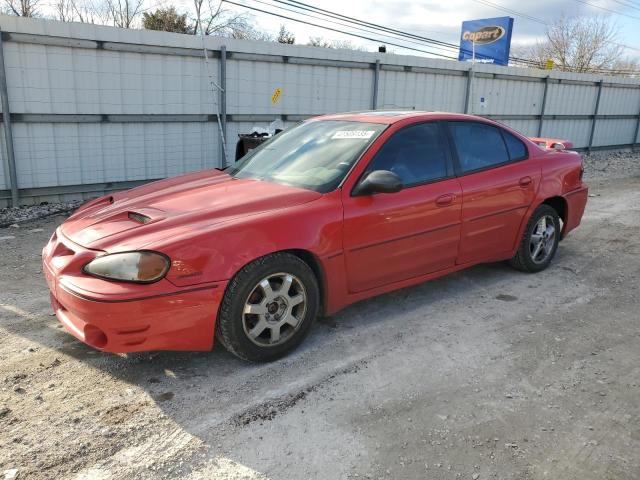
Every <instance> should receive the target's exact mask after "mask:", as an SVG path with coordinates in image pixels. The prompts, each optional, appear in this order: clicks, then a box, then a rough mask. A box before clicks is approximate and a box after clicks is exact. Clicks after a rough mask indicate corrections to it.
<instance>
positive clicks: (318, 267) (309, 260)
mask: <svg viewBox="0 0 640 480" xmlns="http://www.w3.org/2000/svg"><path fill="white" fill-rule="evenodd" d="M273 253H290V254H291V255H295V256H296V257H298V258H299V259H300V260H302V261H303V262H304V263H306V264H307V265H308V266H309V268H311V270H312V271H313V274H314V275H315V277H316V280H317V281H318V288H319V289H320V301H321V302H320V314H322V313H323V312H324V310H325V307H326V305H327V299H326V296H325V295H326V293H327V288H326V284H325V280H326V276H325V271H324V267H323V266H322V262H321V261H320V259H319V258H318V257H317V256H316V255H315V254H314V253H313V252H311V251H310V250H305V249H302V248H292V249H287V250H280V251H279V252H273Z"/></svg>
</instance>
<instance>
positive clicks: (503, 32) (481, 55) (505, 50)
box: [458, 17, 513, 65]
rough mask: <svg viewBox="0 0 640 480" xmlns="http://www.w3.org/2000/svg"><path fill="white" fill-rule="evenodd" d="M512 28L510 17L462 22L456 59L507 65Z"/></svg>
mask: <svg viewBox="0 0 640 480" xmlns="http://www.w3.org/2000/svg"><path fill="white" fill-rule="evenodd" d="M512 30H513V18H511V17H498V18H485V19H483V20H467V21H465V22H462V32H461V34H460V54H459V55H458V60H461V61H470V60H473V58H474V52H475V61H476V62H480V63H493V64H496V65H508V64H509V49H510V48H511V31H512Z"/></svg>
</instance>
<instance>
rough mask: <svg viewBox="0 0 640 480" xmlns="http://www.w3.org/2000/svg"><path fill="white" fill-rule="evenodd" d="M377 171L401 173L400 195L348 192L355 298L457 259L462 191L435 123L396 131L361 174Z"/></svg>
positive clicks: (347, 245)
mask: <svg viewBox="0 0 640 480" xmlns="http://www.w3.org/2000/svg"><path fill="white" fill-rule="evenodd" d="M374 170H390V171H392V172H394V173H396V174H397V175H398V176H399V177H400V178H401V179H402V182H403V189H402V190H401V191H399V192H396V193H378V194H373V195H363V196H352V195H351V192H350V191H349V190H343V200H342V201H343V205H344V251H345V259H346V264H347V276H348V283H349V291H350V292H360V291H364V290H368V289H371V288H375V287H380V286H383V285H386V284H390V283H394V282H398V281H402V280H406V279H409V278H412V277H417V276H420V275H425V274H427V273H431V272H435V271H438V270H442V269H445V268H447V267H451V266H453V265H454V264H455V259H456V257H457V253H458V242H459V239H460V212H461V193H462V192H461V189H460V184H459V183H458V180H457V179H456V178H455V176H454V172H453V165H452V164H451V161H450V151H449V146H448V142H447V139H446V136H445V133H444V130H443V127H442V126H441V125H440V124H439V123H438V122H426V123H420V124H417V125H415V124H414V125H411V126H408V127H404V128H402V129H401V130H399V131H397V132H395V133H394V134H393V135H392V136H391V137H390V138H389V139H388V140H387V141H386V142H385V143H384V144H383V145H382V146H381V147H380V149H379V150H378V152H377V153H376V154H375V156H374V157H373V159H372V160H371V161H370V163H369V165H368V166H367V168H366V170H365V172H364V175H367V174H368V173H369V172H372V171H374Z"/></svg>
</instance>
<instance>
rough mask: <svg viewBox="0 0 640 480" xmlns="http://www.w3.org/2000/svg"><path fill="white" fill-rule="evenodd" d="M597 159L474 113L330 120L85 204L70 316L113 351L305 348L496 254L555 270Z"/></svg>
mask: <svg viewBox="0 0 640 480" xmlns="http://www.w3.org/2000/svg"><path fill="white" fill-rule="evenodd" d="M582 172H583V168H582V159H581V157H580V155H579V154H577V153H575V152H572V151H568V150H565V151H560V150H559V151H556V150H550V149H543V148H540V147H538V146H537V145H536V144H535V143H534V142H532V141H531V140H529V139H527V138H525V137H523V136H522V135H520V134H519V133H517V132H515V131H513V130H511V129H509V128H507V127H505V126H504V125H501V124H497V123H495V122H492V121H490V120H486V119H483V118H479V117H474V116H468V115H457V114H448V113H421V112H380V111H377V112H368V113H358V114H341V115H329V116H323V117H318V118H314V119H311V120H308V121H305V122H303V123H300V124H299V125H297V126H295V127H293V128H290V129H289V130H286V131H284V132H282V133H280V134H278V135H277V136H275V137H273V138H272V139H271V140H269V141H268V142H266V143H264V144H263V145H261V146H260V147H259V148H257V149H255V150H252V151H251V152H250V153H249V154H247V155H246V156H245V157H244V158H242V159H241V160H240V161H239V162H238V163H237V164H236V165H234V166H232V167H229V168H227V169H224V170H218V169H216V170H208V171H203V172H198V173H192V174H189V175H184V176H181V177H176V178H170V179H166V180H162V181H159V182H154V183H150V184H147V185H144V186H142V187H138V188H135V189H133V190H129V191H126V192H121V193H116V194H113V195H108V196H105V197H102V198H99V199H97V200H94V201H91V202H89V203H87V204H85V205H83V206H82V207H81V208H80V209H79V210H78V211H76V212H75V214H74V215H73V216H71V217H70V218H69V219H68V220H67V221H66V222H65V223H63V224H62V225H61V226H60V227H59V228H58V229H57V230H56V232H55V233H54V234H53V236H52V237H51V240H50V242H49V244H48V245H47V246H46V247H45V248H44V251H43V264H44V272H45V276H46V278H47V282H48V285H49V288H50V290H51V300H52V304H53V308H54V310H55V312H56V315H57V317H58V319H59V320H60V321H61V322H62V323H63V325H64V326H65V327H66V329H67V330H68V331H69V332H71V333H72V334H73V335H75V336H76V337H77V338H78V339H80V340H82V341H83V342H85V343H87V344H89V345H91V346H93V347H95V348H97V349H100V350H103V351H108V352H133V351H143V350H158V349H166V350H209V349H211V348H212V346H213V342H214V338H216V339H217V340H218V341H219V342H220V343H221V344H223V345H224V346H225V347H226V348H227V349H228V350H229V351H231V352H233V353H234V354H236V355H238V356H239V357H242V358H244V359H249V360H271V359H275V358H277V357H279V356H282V355H284V354H285V353H286V352H289V351H290V350H291V349H293V348H294V347H295V346H296V345H298V344H299V343H300V342H301V341H302V339H303V338H304V337H305V335H306V334H307V333H308V331H309V328H310V327H311V324H312V323H313V321H314V319H315V318H316V317H317V316H318V315H330V314H332V313H333V312H336V311H337V310H339V309H341V308H343V307H345V306H346V305H348V304H350V303H353V302H356V301H359V300H362V299H365V298H369V297H372V296H374V295H379V294H381V293H384V292H388V291H390V290H395V289H398V288H403V287H407V286H409V285H414V284H416V283H420V282H424V281H425V280H429V279H432V278H436V277H440V276H442V275H446V274H448V273H451V272H455V271H457V270H461V269H463V268H467V267H469V266H471V265H476V264H478V263H482V262H495V261H498V260H509V261H510V263H511V265H513V266H514V267H515V268H517V269H519V270H522V271H525V272H538V271H540V270H543V269H545V268H546V267H547V266H548V265H549V263H550V262H551V260H552V258H553V256H554V254H555V252H556V249H557V247H558V242H559V241H560V240H561V239H562V238H563V237H565V236H566V235H567V233H569V232H570V231H571V230H572V229H574V228H576V227H577V226H578V224H579V223H580V219H581V217H582V214H583V211H584V208H585V204H586V201H587V187H586V186H585V184H584V183H583V182H582Z"/></svg>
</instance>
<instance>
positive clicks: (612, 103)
mask: <svg viewBox="0 0 640 480" xmlns="http://www.w3.org/2000/svg"><path fill="white" fill-rule="evenodd" d="M638 112H640V89H638V88H616V87H608V86H605V87H603V88H602V94H601V97H600V108H599V112H598V113H600V114H603V115H638ZM631 136H633V133H632V134H631Z"/></svg>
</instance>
